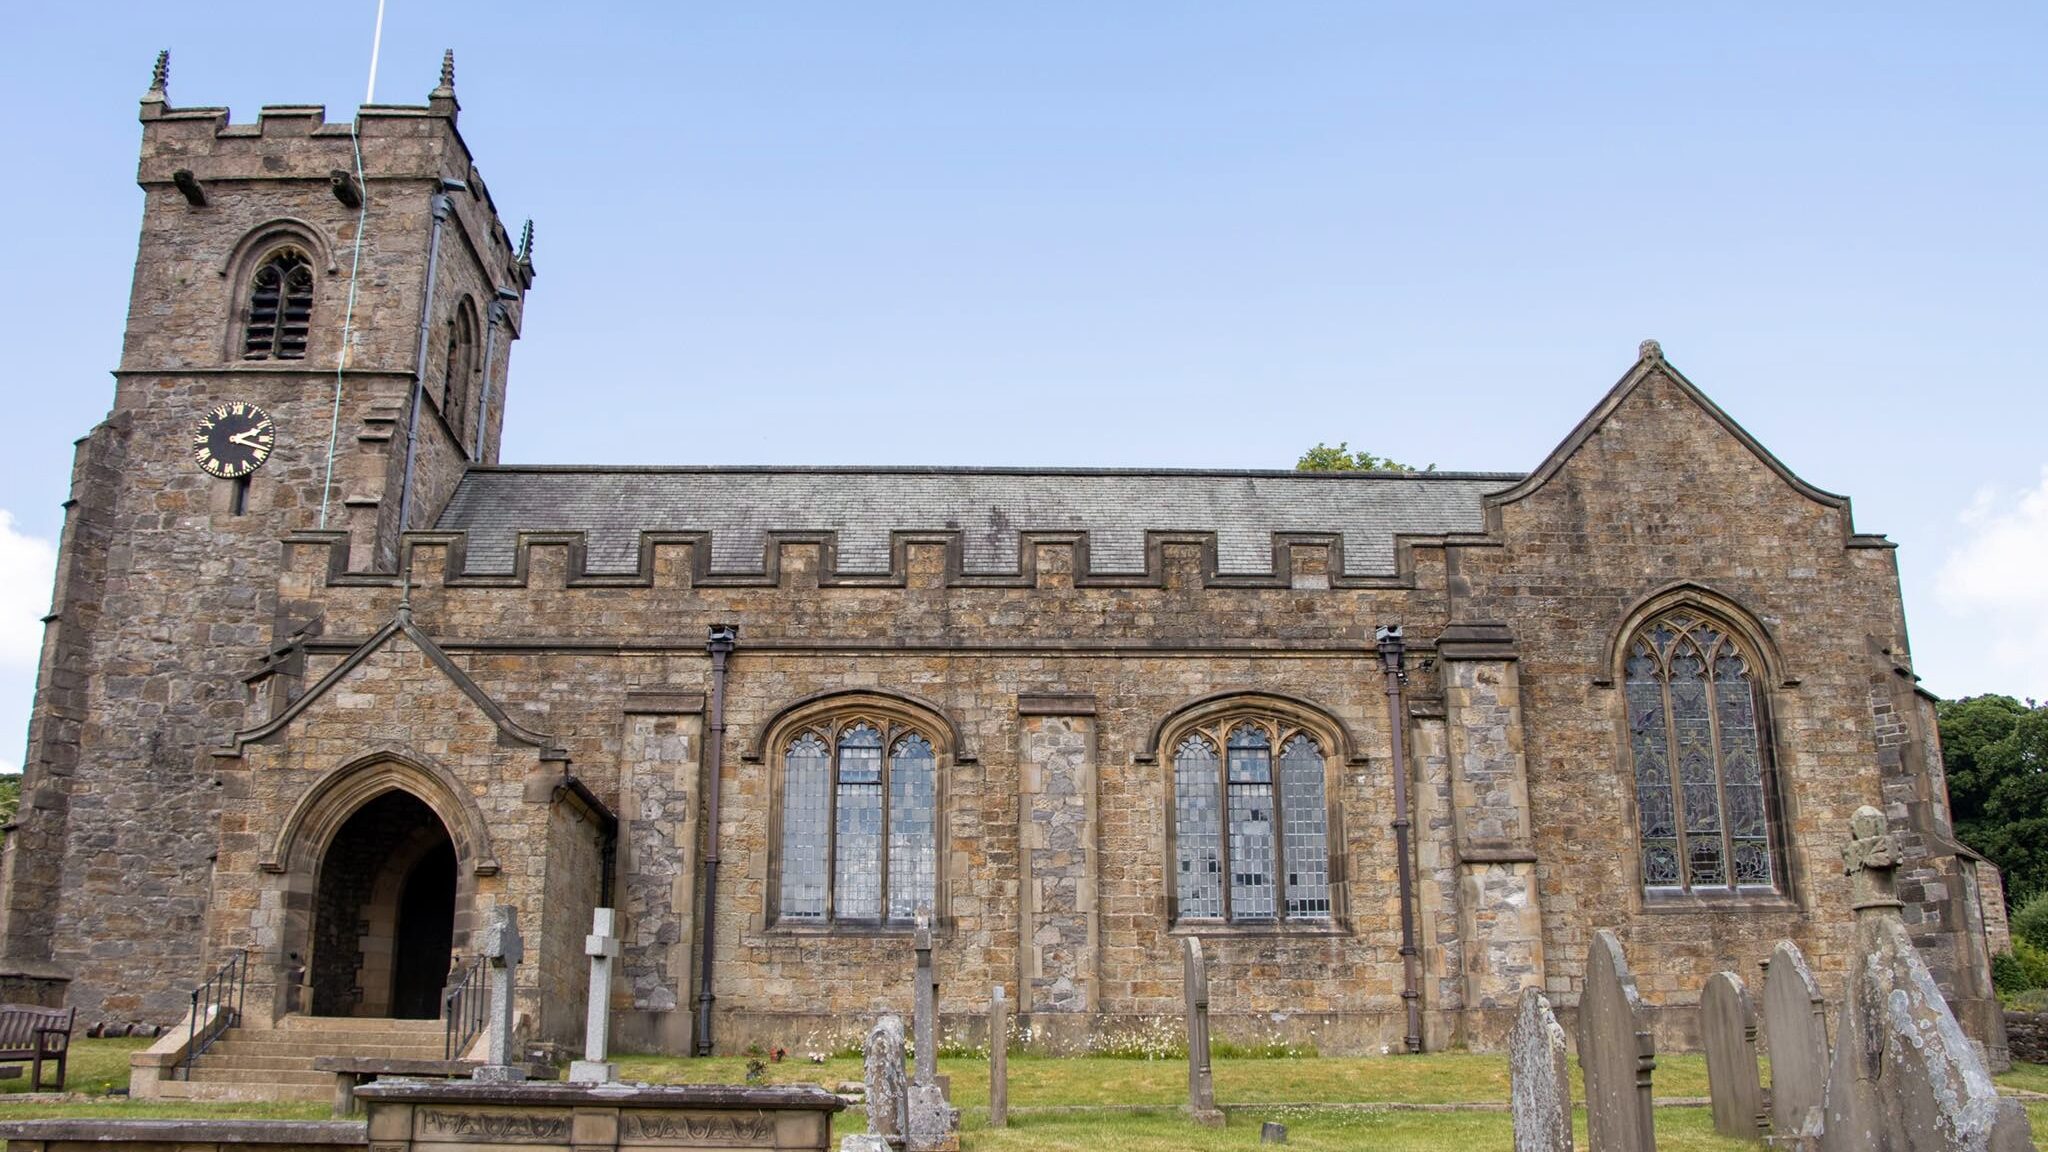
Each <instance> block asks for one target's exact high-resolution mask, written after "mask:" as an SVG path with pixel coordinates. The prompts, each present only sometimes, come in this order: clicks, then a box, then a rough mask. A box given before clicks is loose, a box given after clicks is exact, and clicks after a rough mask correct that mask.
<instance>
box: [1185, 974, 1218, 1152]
mask: <svg viewBox="0 0 2048 1152" xmlns="http://www.w3.org/2000/svg"><path fill="white" fill-rule="evenodd" d="M1181 953H1182V958H1183V961H1184V962H1185V965H1186V969H1185V976H1184V978H1185V981H1186V988H1185V992H1186V994H1187V1002H1188V1115H1189V1116H1190V1117H1192V1118H1193V1119H1194V1121H1195V1123H1197V1124H1201V1125H1203V1126H1205V1127H1209V1128H1221V1127H1223V1112H1222V1111H1221V1110H1220V1109H1218V1108H1217V1107H1216V1083H1215V1078H1214V1076H1213V1075H1212V1073H1211V1070H1210V1067H1209V961H1208V959H1207V958H1206V957H1204V956H1203V955H1202V941H1201V940H1200V939H1199V938H1197V937H1194V936H1190V937H1188V938H1187V939H1186V940H1183V941H1182V942H1181Z"/></svg>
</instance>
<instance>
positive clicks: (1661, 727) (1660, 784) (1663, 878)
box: [1625, 640, 1680, 887]
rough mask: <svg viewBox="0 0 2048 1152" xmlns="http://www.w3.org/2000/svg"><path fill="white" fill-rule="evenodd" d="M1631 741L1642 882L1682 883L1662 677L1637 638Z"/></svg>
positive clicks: (1630, 672)
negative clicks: (1641, 854)
mask: <svg viewBox="0 0 2048 1152" xmlns="http://www.w3.org/2000/svg"><path fill="white" fill-rule="evenodd" d="M1625 691H1626V693H1627V699H1628V727H1629V746H1630V751H1631V752H1632V753H1633V757H1634V760H1635V770H1636V816H1637V822H1638V823H1637V832H1638V834H1639V836H1640V837H1641V840H1642V853H1643V883H1645V884H1647V885H1649V886H1651V887H1667V886H1670V885H1675V884H1678V883H1680V880H1679V875H1678V820H1677V814H1676V809H1675V808H1674V807H1673V805H1672V797H1671V758H1670V732H1669V730H1668V728H1667V726H1666V724H1665V717H1664V678H1663V674H1662V670H1661V669H1660V667H1659V665H1658V661H1657V656H1656V654H1655V653H1654V652H1653V651H1652V650H1651V649H1650V646H1649V645H1648V644H1646V643H1644V642H1643V641H1641V640H1638V641H1636V644H1635V647H1634V649H1633V650H1632V651H1631V652H1630V653H1629V658H1628V665H1627V683H1626V686H1625Z"/></svg>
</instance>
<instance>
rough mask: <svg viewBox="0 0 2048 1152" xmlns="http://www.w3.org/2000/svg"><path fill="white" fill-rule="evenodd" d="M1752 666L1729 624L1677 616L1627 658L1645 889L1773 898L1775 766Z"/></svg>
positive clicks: (1650, 629)
mask: <svg viewBox="0 0 2048 1152" xmlns="http://www.w3.org/2000/svg"><path fill="white" fill-rule="evenodd" d="M1756 667H1757V665H1756V663H1755V662H1754V660H1753V659H1752V658H1751V657H1750V656H1748V655H1747V654H1745V652H1744V651H1743V649H1742V647H1741V646H1740V645H1738V644H1737V643H1736V641H1735V638H1734V636H1733V635H1732V631H1731V629H1729V628H1728V627H1727V626H1726V625H1724V624H1721V623H1719V622H1718V621H1716V620H1713V619H1712V618H1710V617H1707V616H1705V615H1703V614H1701V613H1699V612H1696V611H1692V610H1689V609H1679V610H1676V611H1671V612H1666V613H1664V614H1662V615H1659V616H1657V617H1655V618H1653V619H1651V620H1650V621H1649V622H1648V623H1646V624H1644V625H1643V626H1642V627H1641V628H1639V629H1637V630H1636V632H1635V635H1634V636H1633V637H1631V638H1630V640H1629V644H1628V652H1627V656H1626V657H1625V658H1624V669H1623V670H1624V682H1625V685H1626V693H1627V699H1628V733H1629V752H1630V758H1631V759H1632V761H1633V762H1634V766H1635V787H1636V817H1637V832H1638V834H1639V836H1640V838H1641V844H1640V847H1641V861H1640V864H1641V868H1642V877H1643V887H1644V888H1645V889H1646V890H1651V891H1657V890H1663V891H1681V892H1703V891H1704V892H1716V891H1718V892H1730V891H1735V890H1738V889H1749V890H1757V889H1772V888H1775V887H1777V885H1778V868H1777V866H1776V862H1775V860H1774V853H1773V852H1772V847H1771V811H1770V808H1771V805H1772V803H1773V798H1772V797H1771V795H1770V792H1771V789H1770V784H1769V781H1770V764H1769V760H1768V745H1767V742H1766V741H1765V739H1764V734H1763V732H1764V726H1763V722H1762V708H1761V702H1760V693H1759V691H1758V685H1757V680H1756V676H1755V669H1756Z"/></svg>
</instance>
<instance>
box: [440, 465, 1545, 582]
mask: <svg viewBox="0 0 2048 1152" xmlns="http://www.w3.org/2000/svg"><path fill="white" fill-rule="evenodd" d="M1520 479H1522V476H1521V474H1519V473H1470V472H1466V473H1451V472H1436V473H1412V474H1389V473H1349V474H1339V473H1306V474H1305V473H1300V472H1213V471H1177V470H1137V469H1010V468H827V467H818V468H577V467H488V468H472V469H471V470H470V471H469V472H468V473H467V474H466V475H465V476H464V477H463V479H462V482H461V484H460V485H459V486H458V487H457V488H456V490H455V494H454V496H453V497H452V498H451V499H450V500H449V503H448V506H447V508H446V509H445V510H443V512H442V513H441V518H440V522H439V525H438V527H440V528H441V529H443V530H447V531H461V532H465V533H467V534H468V564H467V571H469V572H471V573H476V574H493V573H509V572H511V571H512V569H513V552H514V544H515V537H516V536H517V534H518V533H520V532H565V531H566V532H582V533H584V534H585V539H586V564H587V565H588V568H589V570H590V571H591V572H593V573H599V572H632V571H635V570H637V568H638V567H639V550H640V533H641V532H643V531H656V532H708V533H710V534H711V570H712V571H713V572H721V573H738V572H759V571H761V568H762V557H763V549H764V545H765V542H766V538H767V535H766V534H767V533H769V532H771V531H792V532H832V533H835V534H836V536H837V544H838V571H839V572H840V573H842V574H854V573H880V572H887V571H888V570H889V563H890V556H889V539H890V533H891V532H896V531H906V532H932V531H958V532H959V533H961V545H962V550H963V553H964V562H965V570H966V571H967V572H968V573H998V572H1015V571H1016V570H1017V566H1018V555H1017V533H1018V532H1019V531H1036V532H1075V531H1085V532H1087V533H1088V544H1089V567H1090V570H1091V571H1092V572H1094V573H1097V574H1109V573H1129V572H1142V571H1144V569H1145V534H1146V532H1148V531H1175V532H1213V533H1215V535H1216V551H1217V560H1218V566H1219V568H1220V569H1221V571H1222V572H1224V573H1226V574H1233V575H1235V574H1263V573H1270V572H1271V571H1272V570H1273V539H1272V538H1273V533H1275V532H1321V533H1340V534H1342V536H1343V538H1344V570H1345V573H1346V574H1347V575H1352V576H1365V575H1387V574H1391V573H1393V571H1394V535H1395V533H1424V534H1438V533H1445V532H1476V531H1479V530H1480V529H1481V527H1482V524H1481V512H1480V500H1481V497H1483V496H1484V495H1486V494H1487V493H1489V492H1496V491H1500V490H1502V489H1505V488H1507V487H1509V486H1511V485H1512V484H1514V483H1515V482H1516V481H1518V480H1520Z"/></svg>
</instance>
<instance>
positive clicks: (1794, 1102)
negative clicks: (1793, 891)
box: [1764, 940, 1828, 1148]
mask: <svg viewBox="0 0 2048 1152" xmlns="http://www.w3.org/2000/svg"><path fill="white" fill-rule="evenodd" d="M1764 1042H1765V1043H1766V1044H1767V1045H1769V1046H1770V1050H1771V1137H1770V1143H1771V1146H1772V1147H1774V1148H1776V1147H1782V1148H1795V1147H1798V1140H1799V1134H1800V1132H1801V1131H1802V1130H1804V1129H1805V1128H1806V1127H1807V1119H1808V1116H1809V1115H1811V1116H1812V1117H1813V1119H1814V1123H1815V1124H1816V1125H1818V1123H1819V1115H1820V1103H1821V1092H1822V1090H1823V1089H1825V1088H1826V1087H1827V1082H1828V1025H1827V1003H1826V1002H1825V1001H1823V1000H1822V999H1821V995H1820V985H1819V984H1817V983H1815V982H1814V979H1813V972H1812V971H1811V970H1810V969H1808V968H1807V966H1806V955H1805V953H1803V952H1801V951H1800V950H1799V945H1797V944H1794V943H1793V942H1791V941H1790V940H1780V941H1778V946H1777V947H1776V948H1774V949H1772V951H1771V959H1770V961H1769V963H1768V964H1767V966H1766V967H1765V968H1764Z"/></svg>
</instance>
